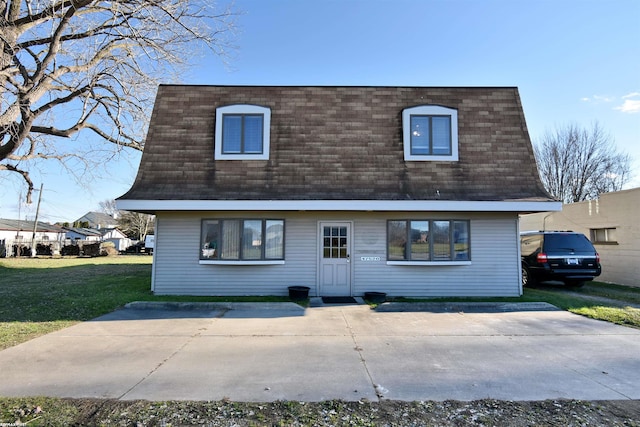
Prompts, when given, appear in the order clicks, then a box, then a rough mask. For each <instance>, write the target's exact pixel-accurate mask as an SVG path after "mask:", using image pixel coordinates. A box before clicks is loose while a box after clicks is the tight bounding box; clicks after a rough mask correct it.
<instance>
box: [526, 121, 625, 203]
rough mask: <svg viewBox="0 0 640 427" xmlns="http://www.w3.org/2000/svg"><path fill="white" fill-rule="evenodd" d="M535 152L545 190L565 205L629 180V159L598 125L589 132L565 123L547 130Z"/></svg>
mask: <svg viewBox="0 0 640 427" xmlns="http://www.w3.org/2000/svg"><path fill="white" fill-rule="evenodd" d="M534 151H535V155H536V161H537V163H538V170H539V171H540V178H541V179H542V183H543V185H544V187H545V188H546V190H547V191H548V192H549V193H550V194H551V195H552V196H553V197H555V198H556V199H557V200H561V201H563V202H565V203H573V202H580V201H583V200H589V199H595V198H597V197H598V195H599V194H601V193H606V192H610V191H618V190H621V189H622V187H623V186H624V184H626V183H627V182H628V181H629V179H630V173H631V159H630V157H629V156H628V155H627V154H623V153H619V152H618V151H617V148H616V146H615V145H614V143H613V139H612V138H611V136H610V135H608V134H607V133H606V132H604V130H603V129H602V128H601V127H600V125H599V124H598V123H597V122H596V123H594V124H593V125H592V127H591V128H590V129H583V128H580V127H579V126H578V125H576V124H568V125H566V126H564V127H559V128H556V129H555V131H553V132H551V131H547V132H546V133H545V134H544V136H543V137H542V139H541V141H540V142H539V143H538V144H537V145H536V146H535V147H534Z"/></svg>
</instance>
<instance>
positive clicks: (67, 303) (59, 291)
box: [0, 256, 289, 350]
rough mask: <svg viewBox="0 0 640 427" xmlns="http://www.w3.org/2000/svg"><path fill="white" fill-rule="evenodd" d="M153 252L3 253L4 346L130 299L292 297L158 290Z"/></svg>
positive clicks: (0, 340)
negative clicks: (25, 255) (155, 290)
mask: <svg viewBox="0 0 640 427" xmlns="http://www.w3.org/2000/svg"><path fill="white" fill-rule="evenodd" d="M151 261H152V257H149V256H118V257H101V258H56V259H51V258H48V259H45V258H36V259H31V258H4V259H0V350H2V349H4V348H7V347H11V346H14V345H17V344H19V343H21V342H25V341H28V340H30V339H32V338H35V337H37V336H40V335H44V334H47V333H49V332H53V331H56V330H59V329H62V328H65V327H68V326H71V325H73V324H75V323H78V322H81V321H85V320H89V319H93V318H95V317H98V316H101V315H103V314H106V313H109V312H111V311H113V310H115V309H116V308H118V307H122V306H123V305H125V304H126V303H129V302H131V301H212V302H220V301H230V300H233V301H289V299H288V298H287V297H233V298H227V297H193V296H166V295H165V296H156V295H153V294H152V293H151V291H150V287H151Z"/></svg>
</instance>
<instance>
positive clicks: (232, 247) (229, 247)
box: [220, 220, 240, 259]
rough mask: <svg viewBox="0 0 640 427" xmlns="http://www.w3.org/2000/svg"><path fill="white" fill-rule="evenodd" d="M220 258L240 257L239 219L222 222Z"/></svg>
mask: <svg viewBox="0 0 640 427" xmlns="http://www.w3.org/2000/svg"><path fill="white" fill-rule="evenodd" d="M220 258H221V259H240V221H239V220H225V221H224V222H223V223H222V249H221V253H220Z"/></svg>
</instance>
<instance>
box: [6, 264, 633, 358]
mask: <svg viewBox="0 0 640 427" xmlns="http://www.w3.org/2000/svg"><path fill="white" fill-rule="evenodd" d="M151 261H152V258H151V257H149V256H118V257H102V258H64V259H60V258H58V259H44V258H38V259H31V258H18V259H16V258H5V259H0V350H1V349H4V348H7V347H11V346H14V345H17V344H19V343H21V342H25V341H28V340H30V339H32V338H35V337H37V336H40V335H44V334H47V333H49V332H53V331H56V330H59V329H62V328H65V327H68V326H71V325H73V324H75V323H78V322H81V321H85V320H89V319H93V318H95V317H98V316H101V315H103V314H106V313H109V312H111V311H113V310H115V309H117V308H118V307H121V306H123V305H124V304H126V303H128V302H131V301H212V302H220V301H225V302H226V301H263V302H267V301H269V302H273V301H289V298H288V297H280V296H272V297H252V296H249V297H239V296H236V297H193V296H156V295H153V294H152V293H151V291H150V286H151V283H150V282H151ZM594 298H608V299H609V300H612V301H607V302H606V303H603V302H602V301H601V300H597V299H594ZM396 300H398V301H444V300H446V301H470V302H477V301H489V302H537V301H543V302H548V303H550V304H553V305H555V306H557V307H559V308H562V309H564V310H568V311H570V312H572V313H577V314H581V315H584V316H588V317H592V318H594V319H601V320H606V321H609V322H613V323H618V324H621V325H627V326H633V327H638V328H640V309H638V308H635V307H631V306H629V304H639V303H640V288H631V287H626V286H618V285H610V284H605V283H598V282H593V283H588V284H587V285H585V286H584V287H583V288H580V289H576V290H570V291H569V290H567V289H565V288H563V287H558V286H540V287H537V288H527V289H525V292H524V295H523V296H522V297H519V298H446V299H442V298H440V299H428V300H415V299H410V300H409V299H401V298H398V299H396ZM303 303H304V302H303Z"/></svg>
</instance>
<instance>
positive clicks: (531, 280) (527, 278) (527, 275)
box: [522, 265, 536, 287]
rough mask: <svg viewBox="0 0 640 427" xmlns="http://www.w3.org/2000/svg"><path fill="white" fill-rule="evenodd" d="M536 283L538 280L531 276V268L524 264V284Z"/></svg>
mask: <svg viewBox="0 0 640 427" xmlns="http://www.w3.org/2000/svg"><path fill="white" fill-rule="evenodd" d="M535 284H536V281H535V279H534V278H533V276H531V273H529V269H528V268H527V267H525V266H524V265H523V266H522V286H523V287H526V286H534V285H535Z"/></svg>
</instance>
